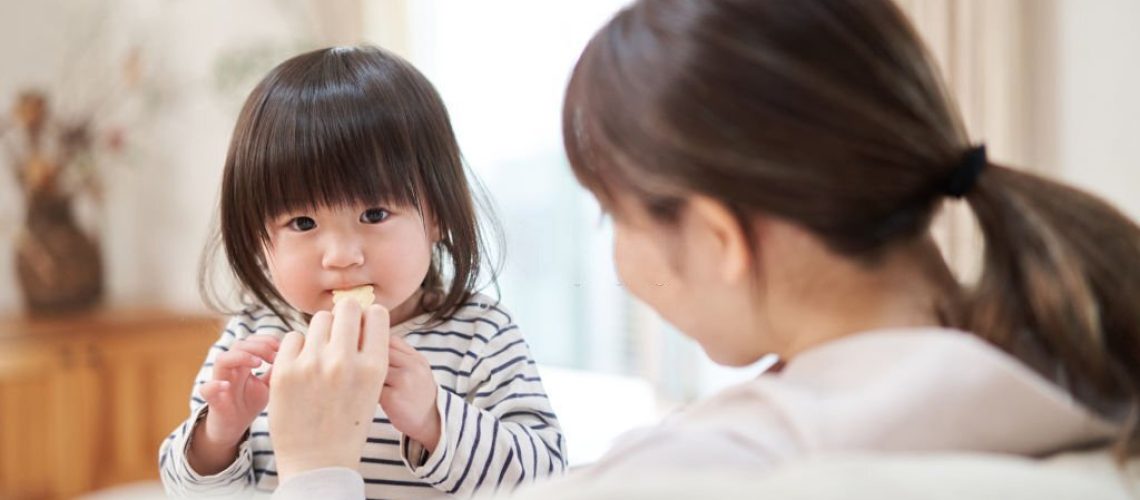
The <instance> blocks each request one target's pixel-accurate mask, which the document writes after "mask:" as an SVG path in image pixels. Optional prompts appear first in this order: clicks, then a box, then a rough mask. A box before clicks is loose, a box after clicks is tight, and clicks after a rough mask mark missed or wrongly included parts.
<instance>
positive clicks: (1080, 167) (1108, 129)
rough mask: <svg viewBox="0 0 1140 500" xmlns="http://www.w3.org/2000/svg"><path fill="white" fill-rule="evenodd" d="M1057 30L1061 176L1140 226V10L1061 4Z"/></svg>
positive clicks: (1110, 1)
mask: <svg viewBox="0 0 1140 500" xmlns="http://www.w3.org/2000/svg"><path fill="white" fill-rule="evenodd" d="M1054 23H1055V24H1054V26H1055V29H1056V36H1057V39H1056V47H1057V58H1056V60H1055V63H1054V64H1055V68H1053V72H1054V74H1053V75H1052V78H1054V79H1055V83H1054V85H1055V86H1056V101H1055V104H1054V105H1055V106H1056V108H1055V110H1056V118H1055V121H1054V123H1053V124H1052V126H1053V128H1054V132H1053V134H1054V135H1053V139H1054V140H1055V141H1056V144H1055V146H1053V147H1054V148H1055V155H1056V169H1057V170H1056V171H1057V173H1058V175H1059V176H1060V177H1061V178H1063V179H1065V180H1068V181H1069V182H1073V183H1075V184H1077V185H1079V186H1082V187H1084V188H1086V189H1088V190H1090V191H1093V192H1095V193H1097V194H1100V195H1102V196H1104V197H1107V198H1108V199H1109V200H1110V201H1112V202H1113V203H1115V204H1116V206H1117V207H1119V208H1120V209H1122V210H1123V211H1124V212H1125V213H1127V214H1129V215H1130V216H1131V217H1132V218H1133V220H1138V221H1140V30H1138V29H1137V26H1140V2H1138V1H1136V0H1091V1H1090V0H1057V3H1056V15H1055V19H1054ZM1043 76H1044V77H1046V78H1049V77H1050V75H1043Z"/></svg>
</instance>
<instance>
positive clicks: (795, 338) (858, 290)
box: [768, 238, 957, 359]
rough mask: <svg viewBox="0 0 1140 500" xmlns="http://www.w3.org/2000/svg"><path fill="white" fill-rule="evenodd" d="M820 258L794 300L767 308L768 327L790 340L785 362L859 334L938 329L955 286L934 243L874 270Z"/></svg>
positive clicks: (826, 255) (906, 250) (909, 248)
mask: <svg viewBox="0 0 1140 500" xmlns="http://www.w3.org/2000/svg"><path fill="white" fill-rule="evenodd" d="M817 257H819V258H818V259H814V260H815V262H814V263H812V265H811V267H812V269H813V271H812V272H811V274H810V276H809V277H807V278H805V279H803V280H802V281H801V282H800V285H799V286H798V287H797V288H798V289H797V290H796V291H795V292H794V294H793V296H789V297H774V298H773V300H778V301H781V302H783V303H782V304H771V305H770V306H769V307H770V308H769V309H768V310H770V311H773V316H772V323H773V324H772V325H770V327H771V328H773V329H774V332H775V333H777V334H778V335H779V336H780V337H782V338H784V339H787V341H786V342H785V343H784V345H785V346H786V347H785V348H784V349H783V351H784V352H782V353H781V354H782V357H783V358H785V359H790V358H791V357H793V356H795V355H796V354H798V353H800V352H803V351H805V350H807V349H810V348H812V347H814V346H817V345H819V344H822V343H825V342H828V341H831V340H835V339H838V338H841V337H844V336H847V335H851V334H855V333H859V332H866V331H870V330H881V329H889V328H913V327H923V326H939V325H941V324H942V319H941V316H942V314H943V313H944V312H945V309H946V307H947V306H946V304H948V300H947V299H949V298H952V297H953V294H954V293H955V291H954V290H956V287H957V284H956V282H954V278H953V276H952V275H951V274H950V272H949V270H948V269H947V268H946V265H945V262H944V261H943V260H942V257H941V254H940V253H939V251H938V248H937V246H936V245H935V244H934V242H933V240H932V239H930V238H923V239H921V240H920V241H917V242H915V243H913V244H910V245H906V246H901V247H899V248H897V249H894V250H892V251H890V252H888V253H887V254H885V255H883V257H882V260H881V261H880V262H878V263H877V264H876V265H874V266H867V265H865V264H862V263H860V262H857V261H854V260H851V259H849V258H844V257H839V256H837V255H834V254H832V253H830V252H826V251H825V252H823V253H821V254H817ZM775 311H779V314H775Z"/></svg>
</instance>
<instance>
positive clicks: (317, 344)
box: [301, 311, 333, 356]
mask: <svg viewBox="0 0 1140 500" xmlns="http://www.w3.org/2000/svg"><path fill="white" fill-rule="evenodd" d="M332 324H333V314H332V313H330V312H328V311H317V313H316V314H314V315H313V319H312V320H310V321H309V331H308V332H307V333H305V345H304V347H303V348H302V349H301V352H302V353H311V354H312V355H313V356H316V355H317V354H318V353H319V352H320V351H321V349H324V348H325V344H326V343H328V341H329V330H330V329H332Z"/></svg>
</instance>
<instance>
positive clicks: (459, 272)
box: [201, 46, 498, 321]
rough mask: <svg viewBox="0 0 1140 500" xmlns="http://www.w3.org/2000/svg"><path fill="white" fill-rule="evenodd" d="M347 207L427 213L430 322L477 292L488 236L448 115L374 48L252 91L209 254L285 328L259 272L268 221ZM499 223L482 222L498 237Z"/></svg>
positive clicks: (330, 55) (285, 67) (406, 67)
mask: <svg viewBox="0 0 1140 500" xmlns="http://www.w3.org/2000/svg"><path fill="white" fill-rule="evenodd" d="M480 194H481V193H480ZM350 204H374V205H385V204H387V205H398V206H410V207H417V208H418V209H421V213H424V214H430V215H431V216H432V217H434V222H435V223H436V224H437V225H438V228H439V234H440V238H441V239H440V241H439V243H438V244H437V245H436V247H435V248H434V250H433V255H432V261H431V267H430V269H429V270H428V273H427V276H426V277H425V279H424V281H423V284H422V288H423V289H424V291H425V294H424V299H423V303H422V304H421V306H422V307H424V308H425V309H426V310H428V311H431V312H432V313H433V315H432V316H433V320H436V321H438V320H440V319H442V318H444V317H446V316H449V315H451V314H453V313H454V312H455V311H456V310H457V309H458V308H459V306H461V305H462V304H463V303H464V302H465V301H467V300H468V299H469V298H470V297H471V295H472V294H473V293H474V291H475V290H476V289H477V288H478V278H479V275H480V271H481V269H482V267H483V266H484V265H485V264H486V261H485V259H486V255H487V249H486V245H485V240H484V238H485V233H486V231H485V230H484V229H483V228H481V227H480V225H479V222H478V220H477V214H476V206H475V202H474V199H473V195H472V192H471V188H470V187H469V184H468V180H467V177H466V171H465V169H464V167H463V162H462V158H461V157H460V153H459V146H458V144H457V143H456V140H455V133H454V131H453V130H452V128H451V121H450V119H449V118H448V114H447V110H446V109H445V108H444V105H443V101H442V100H441V99H440V97H439V94H438V93H437V92H436V91H435V88H434V87H433V86H432V85H431V83H430V82H429V81H428V80H427V78H425V77H424V76H423V75H422V74H421V73H420V72H419V71H417V70H416V69H415V68H414V67H412V65H411V64H409V63H408V62H406V61H404V60H403V59H401V58H400V57H398V56H396V55H394V54H392V53H390V52H387V51H384V50H381V49H379V48H376V47H368V46H362V47H351V48H346V47H336V48H327V49H321V50H315V51H312V52H307V53H304V54H301V55H298V56H295V57H293V58H291V59H289V60H287V61H285V62H283V63H281V64H280V65H278V66H277V67H276V68H274V69H273V70H272V71H270V73H269V74H268V75H267V76H266V77H265V79H263V80H262V81H261V82H260V83H259V84H258V85H257V87H256V88H254V90H253V92H252V93H251V94H250V96H249V98H247V99H246V102H245V105H244V107H243V108H242V110H241V113H240V115H239V116H238V120H237V125H236V126H235V127H234V132H233V138H232V140H231V142H230V149H229V153H228V155H227V156H226V164H225V170H224V172H223V174H222V189H221V202H220V207H219V211H220V214H219V222H220V226H219V228H218V230H217V231H216V233H218V234H217V237H216V239H215V240H214V242H213V243H212V246H213V247H216V246H217V245H219V244H220V245H221V246H222V247H223V248H224V251H225V256H226V260H227V262H228V264H229V268H230V269H231V270H232V271H233V273H234V275H235V277H236V279H237V281H238V283H239V284H240V286H241V288H242V291H244V292H246V293H248V294H249V295H252V298H253V299H254V300H256V301H257V302H258V303H260V304H262V305H265V306H266V307H268V308H270V310H272V311H273V312H274V313H275V314H277V315H278V316H279V317H281V318H282V320H283V321H287V319H286V318H287V317H288V316H289V315H286V314H284V313H285V312H286V311H290V310H291V307H290V306H289V305H288V304H287V303H286V302H285V300H284V299H283V298H282V297H281V295H280V293H278V291H277V289H276V288H275V287H274V286H273V284H272V282H271V281H270V279H269V276H268V274H267V271H266V262H265V254H264V251H263V248H264V247H265V245H267V244H268V241H269V234H268V233H267V231H266V221H268V220H270V219H272V218H274V217H277V216H279V215H281V214H283V213H288V212H292V211H295V210H302V209H314V208H317V207H337V206H345V205H350ZM425 208H426V209H427V210H422V209H425ZM480 208H484V209H487V208H488V207H485V206H482V205H481V206H480ZM485 215H487V216H488V217H489V216H490V214H489V212H486V213H485ZM431 222H433V221H432V220H426V218H425V223H426V224H430V223H431ZM497 227H498V226H497V225H496V224H495V223H494V222H493V220H491V223H490V229H491V230H492V231H493V232H494V233H495V234H496V235H497V234H498V230H497ZM213 253H215V252H213V251H211V249H210V247H208V249H207V252H206V259H205V260H204V261H203V272H202V278H201V283H202V290H203V295H204V296H206V298H207V302H211V303H213V304H215V305H217V304H218V300H216V298H215V297H211V293H212V292H215V291H214V290H211V289H210V288H211V285H210V284H209V282H210V281H211V280H210V277H209V276H208V274H209V273H210V269H209V268H210V263H209V260H210V256H211V255H212V254H213ZM490 267H491V269H490V274H491V282H492V283H493V282H494V281H495V278H494V276H495V273H496V272H497V270H496V267H495V266H490ZM445 275H446V276H445Z"/></svg>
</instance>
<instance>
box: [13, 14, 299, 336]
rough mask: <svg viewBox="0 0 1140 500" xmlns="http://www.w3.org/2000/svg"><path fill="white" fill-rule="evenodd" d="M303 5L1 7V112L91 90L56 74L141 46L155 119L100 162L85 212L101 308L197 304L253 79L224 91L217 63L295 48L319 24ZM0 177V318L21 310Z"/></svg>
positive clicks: (85, 78) (86, 81) (85, 79)
mask: <svg viewBox="0 0 1140 500" xmlns="http://www.w3.org/2000/svg"><path fill="white" fill-rule="evenodd" d="M306 8H307V6H306V4H305V3H303V2H302V3H298V2H296V1H292V2H290V1H282V0H276V1H274V0H249V1H242V2H229V1H225V0H195V1H193V2H153V1H148V0H107V1H98V2H74V1H71V0H42V1H36V2H14V1H5V2H2V3H0V110H3V111H4V112H7V110H8V109H10V106H11V105H12V102H13V100H14V98H15V95H16V93H17V92H19V91H20V89H23V88H25V87H28V86H36V87H45V88H48V89H52V90H53V92H56V93H58V95H64V96H78V95H82V94H84V93H90V92H91V91H92V90H93V89H95V90H97V89H98V88H99V87H98V86H97V85H96V84H95V83H93V82H92V81H91V80H92V77H91V75H87V74H79V75H74V74H73V75H71V76H70V77H68V78H65V77H63V76H61V75H67V74H68V68H69V66H73V65H76V64H79V63H81V62H86V63H87V64H88V65H94V66H99V63H100V61H102V62H105V63H106V64H115V63H117V62H118V57H119V55H121V50H120V49H122V47H123V45H124V43H126V42H127V41H131V40H135V41H138V40H143V41H145V42H146V43H145V48H144V52H143V56H144V58H146V59H147V60H148V61H149V63H148V66H147V67H148V71H147V75H148V77H149V78H151V79H152V80H151V83H149V84H148V88H149V89H150V91H154V92H156V93H157V95H158V96H159V99H160V104H161V106H160V107H159V108H158V109H157V112H156V113H155V114H153V115H152V116H148V117H144V118H141V119H139V118H136V119H135V120H133V121H134V122H135V123H136V125H138V126H137V127H136V128H135V129H133V130H130V131H129V135H128V141H129V142H131V143H133V145H134V146H132V148H131V150H130V154H129V155H128V156H126V157H124V158H122V159H121V160H114V161H116V162H121V163H122V164H121V165H104V166H109V167H112V168H110V169H109V171H110V172H112V173H113V174H114V175H113V177H112V178H111V180H109V181H108V182H107V196H106V199H107V200H108V202H107V204H106V205H105V208H104V211H103V212H102V213H97V212H89V213H88V214H87V215H88V217H87V218H88V219H91V220H93V221H94V222H95V226H98V227H99V231H98V232H99V233H100V235H101V239H102V241H103V245H104V253H105V262H106V267H107V269H106V274H107V278H108V282H107V286H108V294H107V300H108V302H109V303H111V304H115V305H123V306H136V305H137V306H166V307H171V308H175V309H181V310H198V309H202V308H203V306H202V304H201V301H200V300H199V296H198V291H197V263H198V259H199V255H200V252H201V250H202V248H203V245H204V243H205V238H206V234H207V228H208V227H209V225H210V223H211V222H212V221H211V217H212V214H213V210H214V205H215V203H216V192H217V188H218V186H217V185H218V182H219V176H220V173H221V168H222V163H223V160H224V158H225V153H226V147H227V145H228V141H229V135H230V131H231V129H232V127H233V122H234V119H235V117H236V114H237V110H238V106H239V105H240V102H241V100H242V99H243V98H244V95H245V94H246V93H248V91H249V89H250V88H251V87H252V84H253V83H254V82H253V81H249V82H239V83H237V84H234V85H228V86H227V85H222V84H220V83H219V81H218V78H217V74H216V70H217V68H218V67H219V65H220V64H221V63H222V61H223V57H225V56H231V57H232V56H234V55H235V54H238V55H240V54H246V53H248V54H256V53H258V51H261V52H266V51H270V52H271V51H274V50H277V51H280V52H281V53H283V54H284V53H291V52H293V51H295V50H296V48H295V47H296V46H300V45H303V44H305V43H306V41H307V40H309V39H311V35H310V33H312V32H313V31H318V30H319V29H320V28H321V26H320V23H319V22H317V21H314V20H312V19H313V17H314V16H308V15H306V10H305V9H306ZM100 19H103V20H105V21H104V22H105V24H104V26H105V27H106V28H108V29H109V30H110V31H112V32H114V33H116V34H115V35H111V36H88V35H87V34H85V33H93V32H95V31H96V29H95V28H96V27H97V26H98V25H99V23H100V21H99V20H100ZM73 52H80V53H81V55H80V57H76V56H75V55H73V54H72V53H73ZM249 59H256V56H251V57H250V58H249ZM252 64H254V65H256V64H257V63H256V62H255V63H252ZM265 64H269V62H268V61H267V62H266V63H265ZM266 69H268V68H266ZM258 72H259V73H260V72H261V71H260V70H259V71H258ZM72 100H75V99H72ZM65 108H66V106H65ZM0 174H2V175H3V176H4V177H3V178H0V314H3V313H5V312H8V311H12V310H16V309H18V308H19V307H20V297H19V293H18V290H17V288H16V281H15V272H14V266H13V260H12V259H13V257H12V243H11V242H12V236H14V234H15V229H14V228H15V226H16V225H18V223H19V221H20V219H21V217H22V213H21V210H22V208H21V200H20V199H19V196H18V195H19V192H18V191H16V190H15V188H14V187H13V184H14V182H13V181H12V180H11V178H10V176H9V175H8V172H7V171H6V170H5V171H3V172H0ZM93 214H94V215H96V216H95V217H92V215H93Z"/></svg>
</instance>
